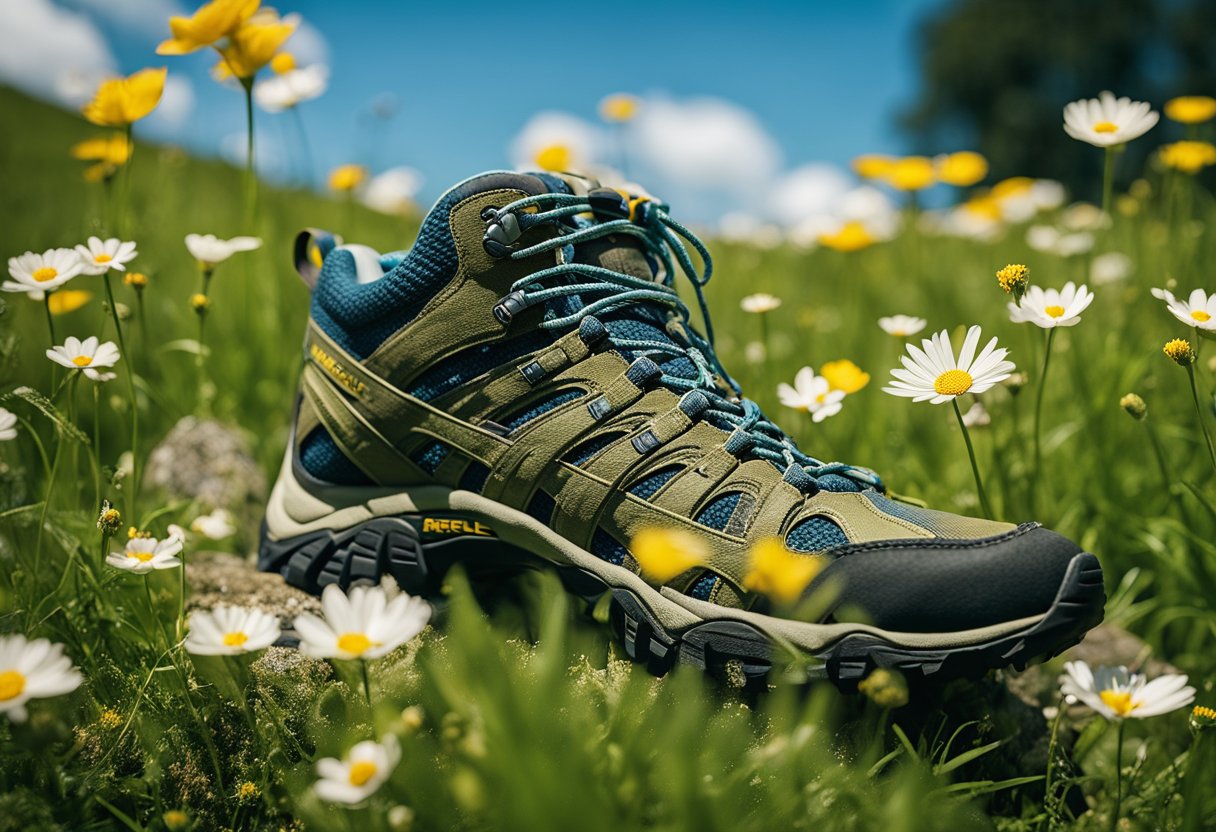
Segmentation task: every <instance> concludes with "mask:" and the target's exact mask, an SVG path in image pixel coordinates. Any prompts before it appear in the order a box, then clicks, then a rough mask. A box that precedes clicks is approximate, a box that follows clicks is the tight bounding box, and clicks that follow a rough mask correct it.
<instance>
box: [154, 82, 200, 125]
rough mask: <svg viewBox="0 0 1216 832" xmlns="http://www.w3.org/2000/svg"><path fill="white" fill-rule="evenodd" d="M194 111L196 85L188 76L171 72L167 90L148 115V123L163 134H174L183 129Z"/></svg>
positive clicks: (166, 84)
mask: <svg viewBox="0 0 1216 832" xmlns="http://www.w3.org/2000/svg"><path fill="white" fill-rule="evenodd" d="M192 112H194V85H193V84H192V83H190V80H189V79H188V78H185V77H183V76H182V75H180V74H177V73H174V72H170V73H169V75H168V76H167V77H166V78H165V92H164V94H163V95H162V96H161V98H160V104H158V105H157V107H156V109H155V110H153V111H152V115H150V116H148V125H149V127H151V128H152V130H153V132H155V133H158V134H160V135H162V136H173V135H176V134H178V133H179V132H180V131H181V128H182V127H183V126H184V125H185V124H186V120H187V119H189V118H190V114H191V113H192Z"/></svg>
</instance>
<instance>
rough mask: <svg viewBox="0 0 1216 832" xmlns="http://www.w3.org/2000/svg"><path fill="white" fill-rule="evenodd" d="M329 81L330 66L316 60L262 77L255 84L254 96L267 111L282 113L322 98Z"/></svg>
mask: <svg viewBox="0 0 1216 832" xmlns="http://www.w3.org/2000/svg"><path fill="white" fill-rule="evenodd" d="M328 85H329V67H327V66H325V65H324V64H313V65H312V66H306V67H302V68H300V69H290V70H288V71H287V72H284V73H283V74H282V75H272V76H271V77H269V78H266V79H264V80H261V81H258V83H257V84H255V85H254V87H253V98H254V100H255V101H257V102H258V106H259V107H261V108H262V109H263V110H265V111H266V112H268V113H278V112H282V111H283V110H290V109H291V108H292V107H295V106H296V105H297V104H301V103H303V102H305V101H311V100H313V99H314V98H320V97H321V96H322V95H324V94H325V88H326V87H327V86H328Z"/></svg>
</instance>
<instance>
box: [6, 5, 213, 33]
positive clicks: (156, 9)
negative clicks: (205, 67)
mask: <svg viewBox="0 0 1216 832" xmlns="http://www.w3.org/2000/svg"><path fill="white" fill-rule="evenodd" d="M18 2H24V0H18ZM61 2H62V3H63V5H65V6H68V7H70V8H74V9H79V10H80V11H83V12H88V13H89V14H90V15H92V16H93V17H95V18H96V19H98V20H104V21H105V22H106V23H109V24H111V25H112V26H114V27H115V28H118V29H123V30H125V31H127V32H133V33H135V34H138V35H140V36H141V37H144V38H147V39H149V40H152V39H157V40H163V39H164V38H167V37H169V18H170V17H172V16H173V15H187V14H189V12H188V10H187V9H186V8H185V7H184V6H183V5H182V4H181V3H179V2H178V0H61Z"/></svg>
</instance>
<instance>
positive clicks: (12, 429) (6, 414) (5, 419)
mask: <svg viewBox="0 0 1216 832" xmlns="http://www.w3.org/2000/svg"><path fill="white" fill-rule="evenodd" d="M16 438H17V414H16V413H13V412H12V411H11V410H8V409H7V408H3V407H0V442H7V441H8V440H10V439H16Z"/></svg>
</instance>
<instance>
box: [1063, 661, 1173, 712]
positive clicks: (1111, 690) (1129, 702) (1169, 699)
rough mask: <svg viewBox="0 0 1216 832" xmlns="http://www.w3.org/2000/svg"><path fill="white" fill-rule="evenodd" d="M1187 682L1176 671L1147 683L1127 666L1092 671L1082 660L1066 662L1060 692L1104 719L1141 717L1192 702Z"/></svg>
mask: <svg viewBox="0 0 1216 832" xmlns="http://www.w3.org/2000/svg"><path fill="white" fill-rule="evenodd" d="M1186 682H1187V678H1186V676H1184V675H1181V674H1177V673H1168V674H1166V675H1164V676H1158V677H1157V678H1156V679H1154V680H1153V681H1151V682H1149V681H1147V679H1146V678H1145V676H1144V674H1142V673H1131V672H1130V671H1128V669H1127V668H1126V667H1099V668H1098V670H1097V672H1094V671H1093V670H1091V669H1090V667H1089V665H1088V664H1086V663H1085V662H1068V663H1066V664H1065V665H1064V679H1063V683H1062V684H1061V685H1060V692H1061V693H1063V694H1064V695H1065V696H1066V697H1071V698H1072V699H1075V700H1077V701H1080V702H1082V703H1083V704H1085V705H1087V706H1088V707H1090V708H1092V709H1093V710H1094V711H1096V712H1097V713H1099V714H1101V715H1102V716H1104V717H1106V718H1107V719H1125V718H1127V717H1132V718H1134V719H1144V718H1145V717H1150V716H1157V715H1159V714H1165V713H1169V712H1170V711H1176V710H1178V709H1179V708H1184V707H1186V706H1187V705H1189V704H1191V702H1193V701H1194V700H1195V689H1194V688H1193V687H1189V686H1188V685H1187V683H1186Z"/></svg>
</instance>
